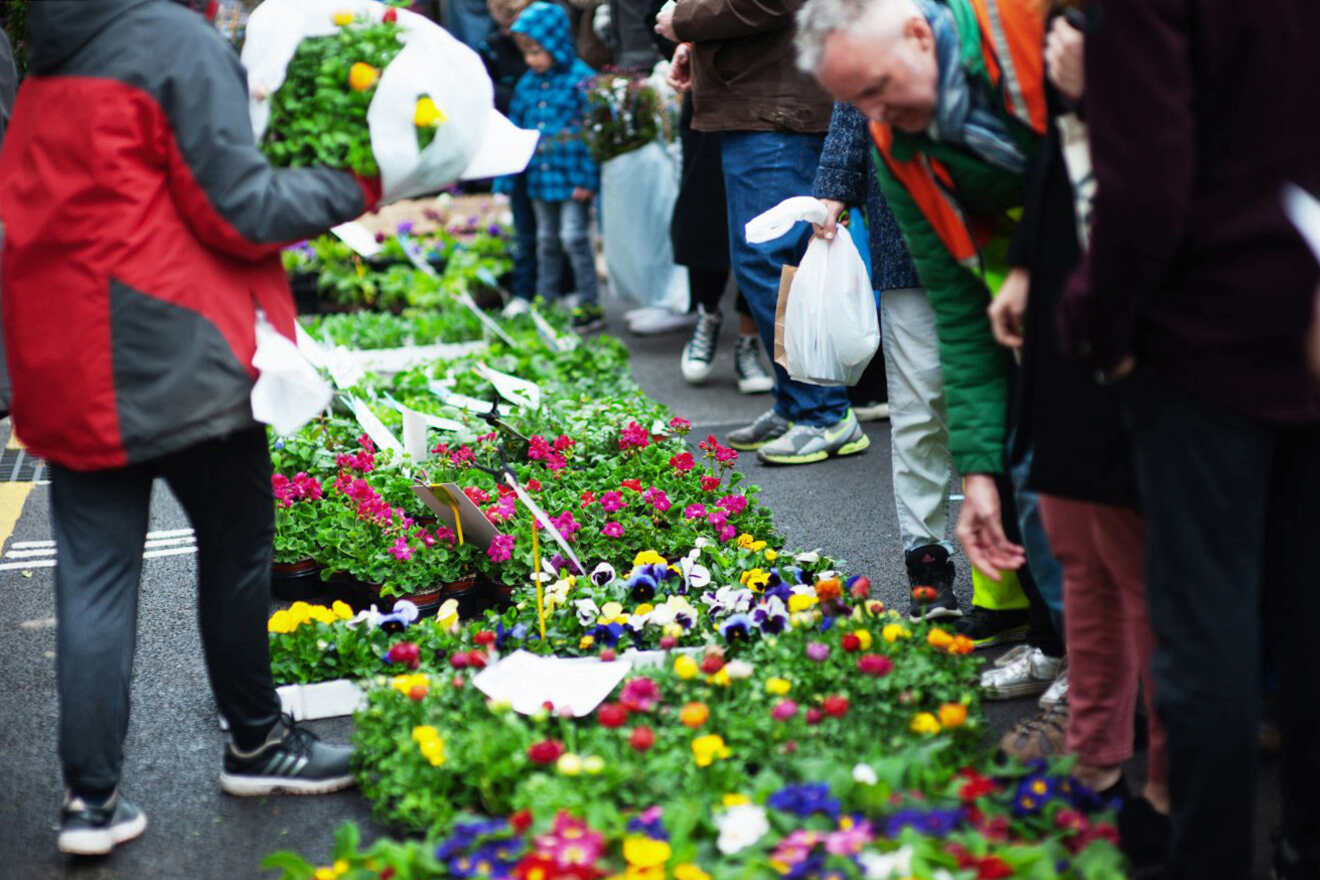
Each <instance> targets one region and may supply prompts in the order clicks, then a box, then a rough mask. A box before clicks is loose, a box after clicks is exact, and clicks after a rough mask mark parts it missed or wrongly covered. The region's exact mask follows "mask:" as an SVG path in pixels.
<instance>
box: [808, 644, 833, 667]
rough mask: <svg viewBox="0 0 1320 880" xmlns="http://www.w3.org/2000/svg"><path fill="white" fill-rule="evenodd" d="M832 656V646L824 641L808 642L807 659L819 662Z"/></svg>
mask: <svg viewBox="0 0 1320 880" xmlns="http://www.w3.org/2000/svg"><path fill="white" fill-rule="evenodd" d="M828 656H830V646H829V645H826V644H824V643H823V642H807V659H809V660H815V661H816V662H817V663H819V662H821V661H822V660H824V659H825V658H826V657H828Z"/></svg>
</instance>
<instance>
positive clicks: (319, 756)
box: [220, 715, 354, 797]
mask: <svg viewBox="0 0 1320 880" xmlns="http://www.w3.org/2000/svg"><path fill="white" fill-rule="evenodd" d="M352 756H353V749H352V747H350V746H336V745H330V744H329V743H323V742H321V740H320V739H319V738H318V737H317V736H316V734H314V733H312V732H311V731H310V730H306V729H304V728H301V727H299V726H298V725H297V724H295V723H294V721H293V718H292V717H291V716H289V715H284V716H283V717H282V718H281V720H280V723H278V724H276V725H275V727H274V729H273V730H271V732H270V735H269V736H268V737H267V738H266V742H265V743H264V744H262V745H261V747H259V748H257V749H256V750H255V751H251V752H240V751H239V750H238V749H237V748H235V747H234V745H233V744H232V743H231V744H230V745H229V747H228V748H226V749H225V764H224V772H223V773H221V774H220V788H222V789H223V790H224V791H225V793H226V794H232V795H237V796H239V797H253V796H259V795H267V794H278V793H280V792H284V793H286V794H328V793H330V792H332V791H340V790H341V789H345V788H348V787H349V786H351V785H352V784H353V781H354V780H353V772H352V769H351V768H350V761H351V759H352Z"/></svg>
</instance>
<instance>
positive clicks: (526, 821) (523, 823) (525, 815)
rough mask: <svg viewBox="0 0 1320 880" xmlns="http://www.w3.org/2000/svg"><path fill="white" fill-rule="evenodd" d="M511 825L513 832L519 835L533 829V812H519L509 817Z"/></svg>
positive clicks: (524, 810)
mask: <svg viewBox="0 0 1320 880" xmlns="http://www.w3.org/2000/svg"><path fill="white" fill-rule="evenodd" d="M509 824H510V825H512V826H513V830H514V831H515V832H517V833H518V834H522V833H524V832H525V831H526V830H527V829H528V828H531V827H532V811H531V810H526V809H523V810H519V811H518V812H516V813H514V814H513V815H512V816H510V817H509Z"/></svg>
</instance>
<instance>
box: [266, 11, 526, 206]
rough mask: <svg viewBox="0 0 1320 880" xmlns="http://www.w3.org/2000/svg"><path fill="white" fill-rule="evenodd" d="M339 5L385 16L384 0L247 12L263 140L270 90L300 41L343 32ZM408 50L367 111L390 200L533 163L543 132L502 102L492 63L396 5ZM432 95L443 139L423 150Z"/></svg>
mask: <svg viewBox="0 0 1320 880" xmlns="http://www.w3.org/2000/svg"><path fill="white" fill-rule="evenodd" d="M337 12H350V13H353V14H354V15H361V16H365V17H367V18H368V19H370V20H371V21H380V20H381V16H382V15H383V14H384V12H385V6H384V4H382V3H378V2H376V0H265V2H264V3H262V4H261V5H260V6H258V7H257V8H256V9H255V10H254V11H253V12H252V16H251V17H250V18H249V19H248V24H247V36H246V40H245V42H244V44H243V65H244V66H245V67H246V68H247V71H248V93H249V95H250V96H251V98H250V100H249V112H250V113H251V116H252V130H253V131H254V132H255V133H256V135H257V139H258V140H260V139H261V136H262V135H263V134H264V133H265V131H266V125H267V123H268V122H269V121H270V101H269V96H270V95H273V94H274V93H275V92H276V91H278V90H279V88H280V86H281V85H283V84H284V77H285V72H286V70H287V69H288V66H289V62H290V61H291V60H292V59H293V55H294V52H295V51H296V50H297V48H298V44H299V43H301V42H302V41H303V39H304V38H306V37H324V36H329V35H331V34H334V33H335V32H336V31H338V29H339V28H338V26H337V25H336V24H335V23H334V15H335V13H337ZM397 13H398V22H399V26H400V29H401V30H402V37H401V39H402V42H403V43H404V47H403V49H401V50H400V51H399V53H398V54H397V55H396V56H395V57H394V60H393V61H391V62H390V63H389V64H388V65H387V66H386V68H385V69H384V70H383V71H382V72H381V75H380V81H379V82H378V83H377V85H376V93H375V95H374V97H373V98H372V100H371V105H370V106H369V107H368V108H367V125H368V128H369V129H370V132H371V151H372V153H374V154H375V157H376V162H377V164H379V165H380V171H381V187H382V191H383V192H382V201H384V202H392V201H397V200H399V199H406V198H411V197H413V196H420V195H425V194H427V193H433V192H436V191H438V190H439V189H441V188H442V187H444V186H446V185H448V184H450V183H452V182H454V181H455V180H474V179H479V178H483V177H496V176H499V175H502V174H513V173H516V172H518V171H521V170H522V169H523V168H525V167H526V166H527V161H528V159H530V158H531V155H532V151H533V150H534V149H535V148H536V139H537V137H538V133H537V132H534V131H526V130H523V129H520V128H517V127H515V126H514V125H513V123H511V122H509V120H508V119H506V118H504V116H503V115H502V114H500V113H499V112H498V111H497V110H496V109H495V92H494V87H493V86H492V85H491V82H490V77H489V76H488V75H487V73H486V68H485V65H484V64H482V62H481V58H480V57H479V56H478V55H477V53H476V52H473V51H472V50H471V49H469V48H468V47H467V46H464V45H463V44H462V43H460V42H459V41H458V40H456V39H454V37H452V36H450V34H449V33H448V32H447V31H446V30H445V29H444V28H442V27H440V26H439V25H437V24H435V23H434V22H432V21H430V20H429V19H427V18H425V17H424V16H421V15H417V14H416V13H413V12H409V11H407V10H404V9H399V10H397ZM423 95H429V96H430V97H431V100H433V101H434V102H435V105H436V107H437V108H439V109H440V110H441V112H442V113H443V117H442V119H443V121H442V122H441V123H440V124H439V128H438V129H437V131H436V135H435V139H434V140H433V141H432V142H431V143H430V144H429V145H428V146H427V147H426V149H425V150H419V149H418V147H417V132H416V128H415V127H414V125H413V113H414V111H415V109H416V107H417V100H418V98H420V97H421V96H423Z"/></svg>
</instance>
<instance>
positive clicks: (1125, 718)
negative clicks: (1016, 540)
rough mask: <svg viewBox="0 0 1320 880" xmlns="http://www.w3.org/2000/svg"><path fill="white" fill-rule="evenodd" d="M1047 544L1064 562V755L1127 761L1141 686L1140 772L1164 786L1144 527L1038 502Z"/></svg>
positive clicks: (1117, 516)
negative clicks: (1143, 752)
mask: <svg viewBox="0 0 1320 880" xmlns="http://www.w3.org/2000/svg"><path fill="white" fill-rule="evenodd" d="M1040 513H1041V518H1042V519H1043V521H1044V523H1045V531H1046V532H1047V533H1048V534H1049V538H1050V547H1051V549H1052V550H1053V551H1054V555H1055V557H1056V558H1057V559H1058V560H1059V564H1060V565H1062V566H1063V607H1064V611H1063V620H1064V627H1065V631H1066V633H1067V639H1066V641H1067V645H1068V750H1069V751H1070V752H1075V753H1076V754H1077V755H1078V756H1079V757H1080V759H1081V760H1082V761H1083V762H1084V763H1086V764H1092V765H1096V766H1102V767H1104V766H1113V765H1115V764H1122V763H1123V762H1124V761H1126V760H1127V759H1128V758H1130V757H1132V729H1133V723H1134V715H1135V713H1136V704H1137V684H1138V682H1140V683H1141V686H1142V690H1143V691H1144V694H1145V700H1146V717H1147V718H1148V719H1149V728H1148V730H1149V734H1150V736H1149V748H1148V754H1147V770H1146V775H1147V778H1148V779H1149V780H1150V781H1153V782H1156V783H1163V782H1164V781H1165V779H1166V769H1165V766H1166V765H1165V742H1166V739H1165V733H1164V727H1163V725H1161V724H1160V722H1159V718H1158V716H1157V715H1156V714H1155V691H1154V687H1153V685H1152V682H1151V676H1150V658H1151V653H1152V652H1153V650H1154V645H1155V636H1154V633H1153V632H1152V631H1151V626H1150V612H1149V610H1148V608H1147V605H1146V577H1145V547H1146V539H1145V532H1146V527H1145V523H1144V522H1143V521H1142V518H1141V516H1140V515H1139V514H1138V513H1136V512H1135V511H1132V510H1128V509H1127V508H1123V507H1112V506H1109V505H1105V504H1092V503H1089V502H1084V501H1072V500H1069V499H1066V498H1060V497H1058V496H1054V495H1041V496H1040Z"/></svg>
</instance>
